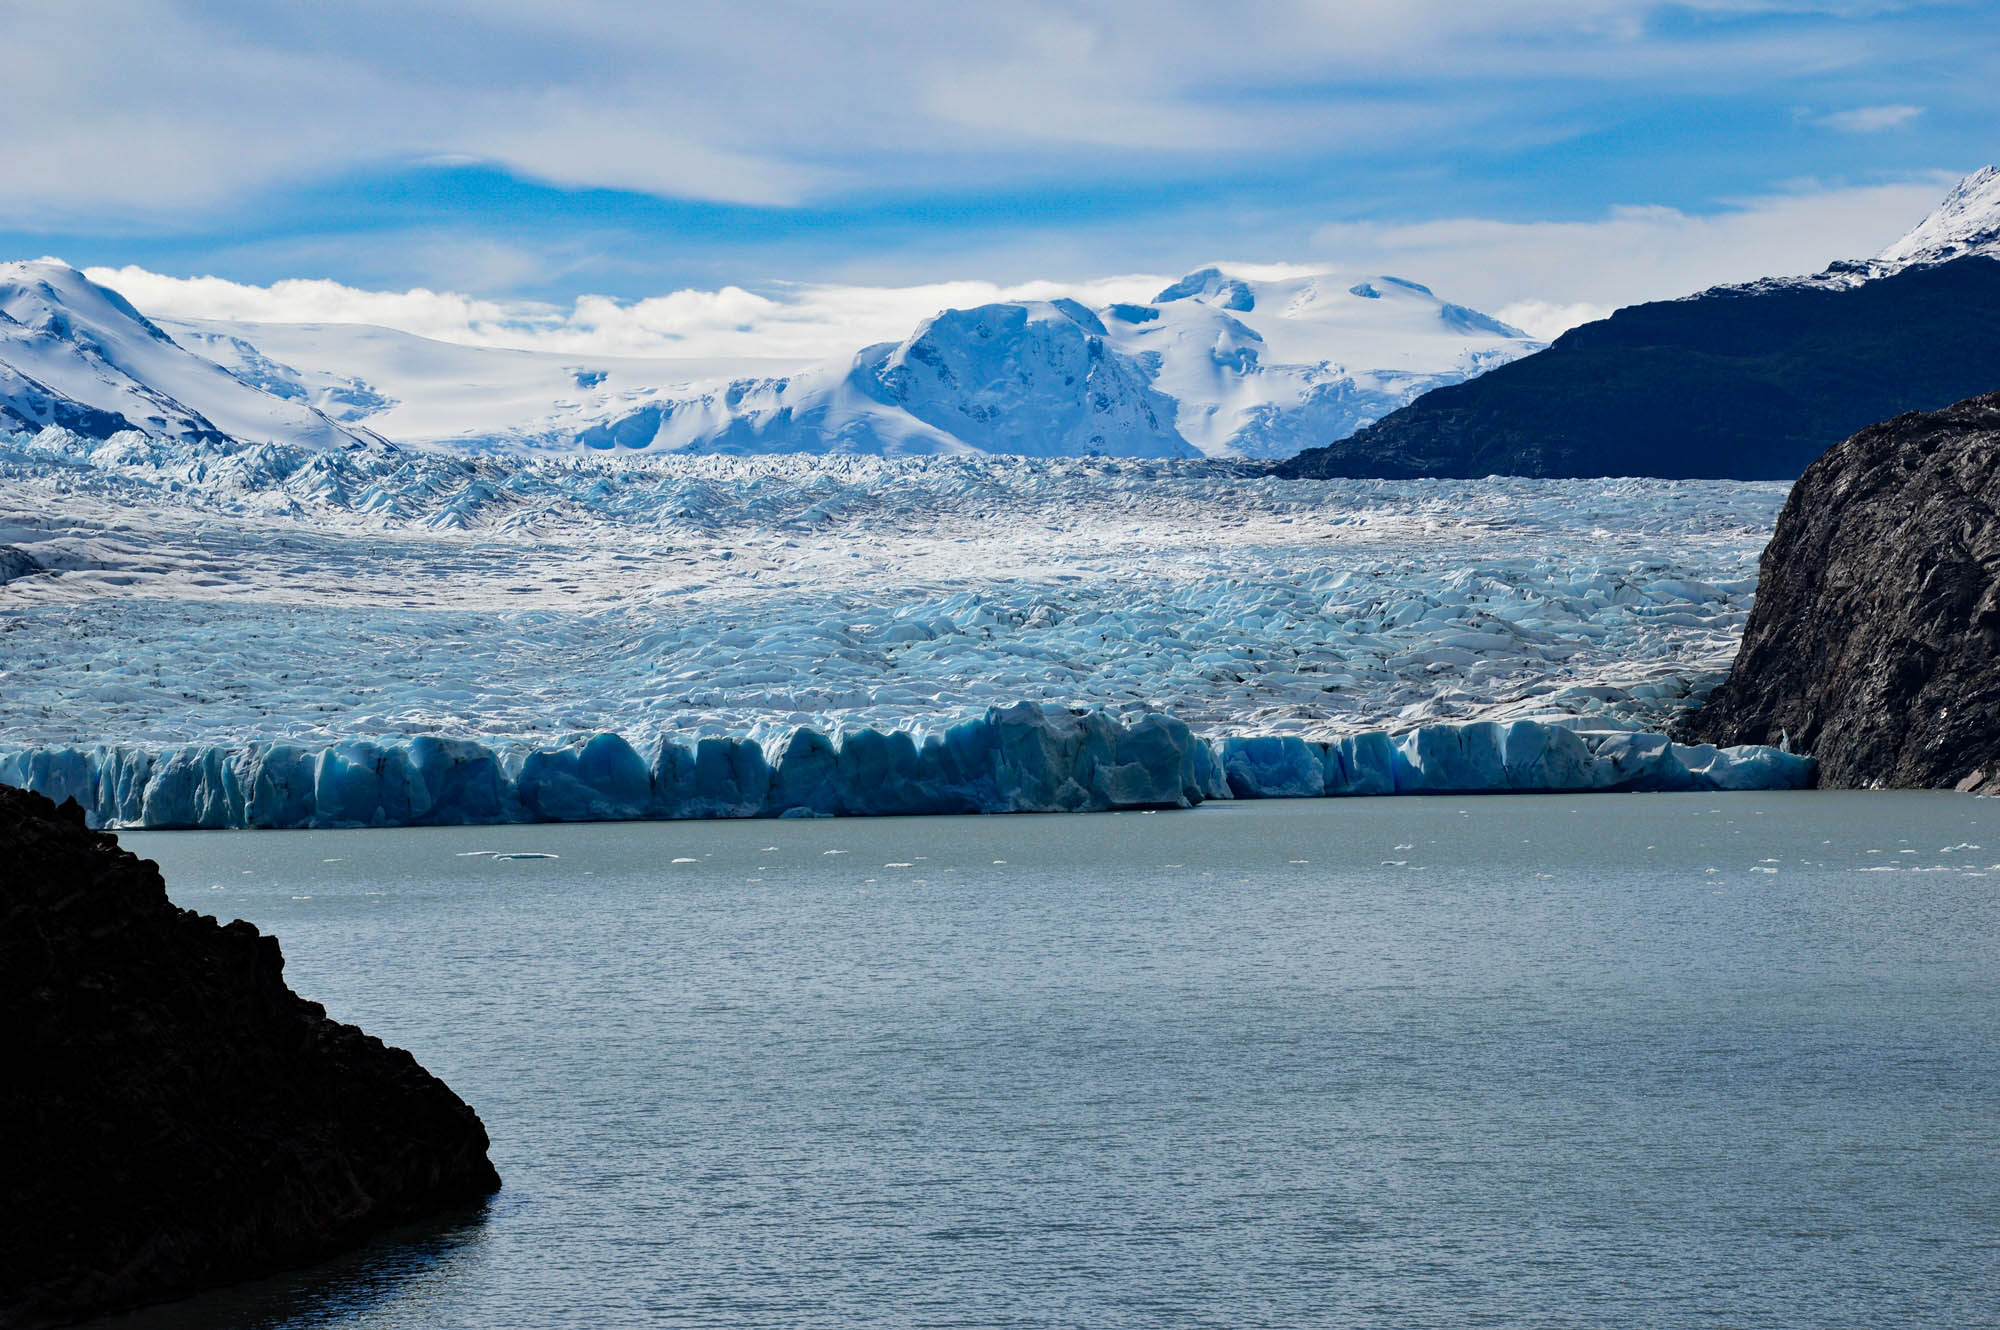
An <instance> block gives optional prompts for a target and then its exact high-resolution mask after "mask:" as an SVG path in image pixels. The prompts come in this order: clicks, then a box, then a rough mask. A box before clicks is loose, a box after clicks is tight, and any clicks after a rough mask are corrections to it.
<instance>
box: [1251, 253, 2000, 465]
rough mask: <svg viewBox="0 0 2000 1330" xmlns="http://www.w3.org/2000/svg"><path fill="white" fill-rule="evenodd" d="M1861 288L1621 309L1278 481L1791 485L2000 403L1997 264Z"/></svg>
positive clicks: (1304, 460) (1782, 286) (1792, 285)
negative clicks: (1582, 479)
mask: <svg viewBox="0 0 2000 1330" xmlns="http://www.w3.org/2000/svg"><path fill="white" fill-rule="evenodd" d="M1853 276H1854V275H1852V274H1848V275H1843V273H1841V272H1838V271H1829V273H1827V274H1822V277H1821V279H1798V280H1787V281H1772V282H1760V283H1756V284H1754V285H1751V286H1747V287H1726V288H1718V289H1717V290H1715V291H1710V292H1704V293H1703V294H1701V295H1698V296H1691V297H1689V298H1687V299H1685V300H1667V301H1660V302H1656V303H1654V304H1648V305H1634V306H1632V307H1630V308H1629V309H1621V310H1619V311H1618V312H1617V313H1616V314H1613V315H1612V316H1611V317H1610V318H1608V319H1601V320H1599V321H1598V322H1596V323H1587V324H1584V325H1583V326H1582V327H1580V328H1575V329H1572V330H1571V331H1569V332H1567V333H1564V334H1563V335H1562V336H1561V337H1559V338H1557V339H1556V341H1555V343H1554V344H1553V345H1552V346H1550V347H1549V348H1548V350H1546V351H1541V352H1538V353H1536V354H1535V355H1532V356H1527V357H1524V358H1523V359H1520V360H1517V361H1514V362H1513V363H1512V364H1508V365H1502V366H1500V367H1499V368H1498V369H1495V370H1492V371H1490V372H1488V373H1486V374H1483V375H1481V376H1480V377H1479V378H1476V379H1473V380H1471V381H1470V382H1467V383H1461V384H1454V385H1452V386H1450V387H1445V388H1437V389H1434V390H1432V391H1431V392H1428V393H1425V394H1424V395H1423V396H1422V397H1419V398H1418V399H1417V400H1416V401H1414V402H1412V403H1410V405H1408V406H1406V407H1404V408H1402V409H1401V410H1399V411H1395V412H1392V413H1390V414H1389V415H1387V416H1384V417H1383V418H1382V419H1381V420H1379V421H1377V422H1375V423H1374V424H1373V425H1370V426H1368V427H1367V428H1366V429H1363V430H1361V431H1360V432H1359V433H1357V434H1355V435H1353V436H1352V437H1350V438H1347V439H1342V440H1341V441H1339V442H1338V443H1334V444H1331V445H1329V446H1327V447H1324V448H1316V449H1312V450H1310V451H1307V452H1303V453H1300V454H1299V455H1298V456H1296V457H1293V458H1291V459H1289V460H1287V461H1284V462H1281V463H1279V464H1278V465H1277V466H1276V468H1275V471H1276V473H1277V474H1279V475H1282V476H1291V477H1299V478H1330V477H1339V476H1360V477H1365V476H1387V477H1411V476H1450V477H1472V478H1476V477H1479V476H1488V475H1515V476H1661V477H1666V478H1670V479H1688V478H1697V477H1709V478H1723V479H1738V480H1789V479H1790V478H1792V477H1794V476H1796V475H1798V474H1799V473H1800V472H1801V471H1803V470H1804V469H1805V468H1806V466H1807V465H1808V464H1810V463H1811V462H1812V460H1813V459H1814V458H1816V457H1818V456H1819V455H1820V454H1821V453H1822V452H1824V451H1825V450H1826V449H1827V448H1829V447H1831V446H1833V445H1834V444H1836V443H1838V442H1839V441H1840V440H1842V439H1844V438H1846V437H1847V436H1848V435H1850V434H1852V433H1853V432H1854V431H1856V430H1858V429H1860V428H1862V427H1863V426H1864V425H1867V424H1869V423H1871V422H1873V421H1877V420H1883V419H1886V418H1887V417H1889V416H1892V415H1895V414H1896V413H1898V412H1901V411H1909V410H1929V409H1934V408H1938V407H1942V406H1945V405H1947V404H1948V403H1951V402H1956V401H1958V400H1960V399H1961V398H1964V397H1968V396H1971V395H1972V394H1974V393H1983V392H1991V391H1993V389H1995V388H1996V387H2000V259H1995V258H1988V257H1983V256H1974V257H1969V258H1962V259H1958V260H1956V261H1954V262H1948V263H1940V264H1935V265H1932V266H1928V267H1914V268H1909V269H1906V270H1903V271H1900V272H1894V273H1891V274H1890V275H1887V276H1878V277H1871V278H1868V279H1867V280H1859V278H1858V277H1854V279H1853V280H1849V278H1850V277H1853Z"/></svg>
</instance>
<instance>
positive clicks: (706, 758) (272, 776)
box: [0, 703, 1812, 829]
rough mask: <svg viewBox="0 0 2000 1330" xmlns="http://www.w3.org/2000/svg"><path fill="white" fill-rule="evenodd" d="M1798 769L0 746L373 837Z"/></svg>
mask: <svg viewBox="0 0 2000 1330" xmlns="http://www.w3.org/2000/svg"><path fill="white" fill-rule="evenodd" d="M1811 781H1812V762H1811V760H1810V759H1809V758H1804V757H1799V756H1796V755H1793V754H1790V753H1784V752H1780V751H1779V750H1777V749H1773V748H1759V747H1743V748H1725V749H1717V748H1714V747H1710V746H1698V747H1697V746H1688V745H1683V744H1676V743H1672V742H1670V741H1669V740H1667V739H1665V738H1664V737H1662V736H1659V735H1652V734H1641V733H1634V732H1630V731H1584V730H1578V729H1575V728H1571V727H1570V726H1567V725H1563V724H1560V723H1548V722H1541V721H1531V720H1519V721H1511V722H1504V723H1502V722H1492V721H1487V722H1477V723H1474V724H1470V725H1431V726H1423V727H1420V728H1417V729H1414V730H1411V731H1409V732H1408V733H1406V734H1404V735H1401V736H1399V737H1394V738H1392V737H1391V736H1390V735H1389V734H1387V733H1385V732H1381V731H1374V732H1370V733H1365V734H1358V735H1349V736H1347V737H1345V738H1341V739H1337V740H1317V741H1315V740H1307V739H1302V738H1299V737H1297V736H1294V735H1271V736H1261V737H1251V738H1231V739H1225V740H1223V741H1221V742H1220V743H1212V742H1211V741H1209V740H1207V739H1204V738H1202V737H1200V736H1198V735H1196V734H1194V733H1193V732H1192V731H1191V730H1189V728H1188V727H1187V726H1186V725H1184V724H1182V723H1181V722H1179V721H1177V720H1174V719H1172V718H1170V717H1167V716H1162V715H1157V714H1156V715H1146V716H1141V717H1137V718H1135V719H1129V720H1120V719H1116V718H1113V717H1111V716H1109V715H1107V714H1105V713H1104V712H1102V711H1082V712H1078V711H1070V710H1064V709H1060V708H1055V707H1044V706H1037V705H1035V704H1032V703H1020V704H1017V705H1015V706H1011V707H1004V708H999V707H996V708H993V709H991V710H989V711H988V712H987V713H986V714H985V715H983V716H981V717H978V718H977V719H974V720H970V721H966V722H963V723H961V724H958V725H954V726H952V727H950V728H949V729H946V730H943V731H941V732H938V733H934V734H930V735H928V736H924V737H921V738H919V737H918V736H916V735H913V734H911V733H909V732H907V731H889V732H883V731H880V730H874V729H859V730H854V731H851V732H849V733H847V734H845V735H843V736H841V737H840V738H838V739H837V740H836V739H834V738H832V737H829V736H828V735H826V734H823V733H821V732H820V731H818V730H815V729H811V728H801V729H798V730H796V731H794V732H793V733H792V734H790V735H789V736H787V737H786V738H784V739H783V740H781V741H780V742H778V743H777V744H776V745H774V746H773V747H772V748H771V749H768V750H767V748H766V747H765V746H764V745H763V744H760V743H758V742H756V741H755V740H752V739H747V738H737V739H732V738H725V737H719V736H712V737H709V738H704V739H700V740H698V741H696V742H695V743H694V744H693V745H692V746H691V747H690V746H688V745H686V744H682V743H677V742H674V741H672V740H668V739H655V740H651V741H648V742H644V743H641V744H638V745H636V746H635V745H634V744H631V743H628V742H627V741H626V740H625V739H623V738H620V737H619V736H618V735H615V734H595V735H589V736H582V737H578V738H576V739H574V740H572V741H570V742H567V743H564V744H561V745H559V746H553V747H534V748H530V747H523V746H519V745H506V744H501V745H497V746H488V745H487V744H483V743H478V742H474V741H471V740H464V739H440V738H435V737H429V736H426V737H420V738H416V739H412V740H408V741H406V742H400V743H374V742H367V741H359V740H349V741H345V742H341V743H336V744H332V745H330V746H326V747H319V748H312V747H304V746H300V745H295V744H278V743H248V744H242V745H235V746H225V745H186V746H182V747H178V748H171V749H166V750H163V751H149V750H144V749H138V748H132V747H126V746H110V747H106V746H100V747H91V748H31V749H14V750H9V751H0V784H8V785H20V786H25V787H27V788H29V789H33V790H38V791H40V792H41V793H43V794H46V795H48V796H49V797H50V798H53V799H58V800H60V799H66V798H74V799H76V800H77V801H78V802H79V803H80V804H82V805H83V807H84V809H85V811H86V813H87V814H88V816H89V818H90V820H91V821H92V823H93V824H95V825H98V826H103V827H144V828H204V829H223V828H233V827H259V828H292V827H387V826H442V825H472V824H492V823H502V822H587V821H617V820H630V819H642V818H745V817H800V816H807V817H814V816H817V817H833V816H878V815H895V814H927V813H1054V812H1088V811H1103V810H1112V809H1131V808H1188V807H1192V806H1194V805H1196V804H1199V803H1202V802H1204V801H1206V800H1210V799H1231V798H1234V799H1272V798H1321V797H1332V796H1344V795H1389V794H1464V793H1506V792H1515V793H1530V792H1537V793H1550V792H1572V793H1573V792H1584V791H1600V790H1739V789H1792V788H1799V787H1803V786H1806V785H1809V784H1810V783H1811Z"/></svg>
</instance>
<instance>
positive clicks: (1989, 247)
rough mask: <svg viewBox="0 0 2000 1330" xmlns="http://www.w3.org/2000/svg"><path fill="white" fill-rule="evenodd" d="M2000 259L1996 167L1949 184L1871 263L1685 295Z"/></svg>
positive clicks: (1757, 290) (1868, 277) (1843, 280)
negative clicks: (1926, 213) (1926, 212)
mask: <svg viewBox="0 0 2000 1330" xmlns="http://www.w3.org/2000/svg"><path fill="white" fill-rule="evenodd" d="M1981 257H1983V258H1991V259H2000V168H1995V167H1992V166H1982V167H1980V168H1979V169H1978V170H1977V171H1974V172H1973V173H1972V174H1971V175H1969V176H1966V177H1965V178H1964V179H1963V180H1960V181H1959V182H1958V183H1957V184H1956V185H1954V186H1952V188H1951V192H1950V193H1949V194H1946V195H1945V196H1944V201H1943V202H1942V203H1940V204H1938V206H1937V207H1935V208H1933V209H1931V212H1930V215H1929V216H1928V217H1925V218H1924V219H1923V220H1922V221H1921V222H1918V223H1917V224H1916V225H1915V226H1913V227H1911V228H1910V229H1909V230H1908V231H1906V232H1904V233H1903V235H1902V237H1901V238H1900V239H1898V240H1897V241H1896V242H1895V243H1894V244H1892V245H1890V246H1889V247H1888V248H1886V249H1884V250H1883V251H1882V252H1881V253H1879V254H1877V255H1875V257H1873V258H1870V259H1836V260H1835V261H1834V262H1832V263H1829V264H1828V265H1827V266H1826V267H1825V268H1823V269H1821V270H1820V271H1819V272H1816V273H1810V274H1808V275H1806V276H1802V277H1762V278H1759V279H1757V280H1756V281H1754V282H1738V283H1732V284H1730V285H1727V286H1716V287H1711V288H1709V289H1708V290H1706V291H1697V292H1696V293H1695V294H1694V295H1691V296H1686V297H1683V298H1684V299H1687V300H1699V299H1702V298H1703V297H1707V296H1727V295H1757V294H1761V293H1764V292H1769V291H1780V290H1788V289H1793V288H1800V287H1806V288H1818V289H1833V290H1848V289H1851V288H1853V287H1856V286H1859V285H1861V284H1862V283H1863V282H1872V281H1875V280H1877V279H1879V278H1883V277H1891V276H1894V275H1895V274H1896V273H1900V272H1907V271H1909V270H1910V269H1912V268H1928V267H1934V266H1935V265H1937V264H1940V263H1950V262H1952V261H1954V260H1956V259H1965V258H1981Z"/></svg>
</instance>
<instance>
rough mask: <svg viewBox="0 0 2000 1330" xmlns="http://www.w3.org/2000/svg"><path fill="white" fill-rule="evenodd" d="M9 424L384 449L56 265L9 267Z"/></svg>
mask: <svg viewBox="0 0 2000 1330" xmlns="http://www.w3.org/2000/svg"><path fill="white" fill-rule="evenodd" d="M0 425H6V426H11V427H14V428H23V427H25V428H31V429H39V428H42V427H44V426H48V425H55V426H60V427H62V428H64V429H68V430H73V431H75V432H77V433H80V434H84V435H88V436H90V437H94V438H108V437H110V436H111V435H113V434H115V433H118V432H119V431H121V430H128V429H129V430H138V431H141V432H144V433H146V434H150V435H154V436H157V437H160V438H166V439H176V440H183V441H201V440H218V439H234V440H237V441H240V442H246V443H281V444H288V445H295V446H298V447H304V448H314V449H346V448H367V447H379V446H381V445H382V442H383V441H382V440H381V439H380V438H379V437H378V436H376V435H374V434H372V433H370V432H369V431H366V430H358V429H355V428H352V427H350V426H347V425H343V424H341V423H339V422H338V421H335V420H333V419H332V418H330V417H329V416H327V415H326V414H324V413H323V412H321V411H319V410H317V409H315V408H314V407H313V406H311V405H309V404H307V403H306V402H304V401H300V400H288V399H287V398H286V397H282V396H274V395H273V394H271V393H269V392H266V391H264V390H263V389H261V388H259V387H257V386H255V385H254V384H251V383H247V382H245V381H244V380H242V379H239V378H237V377H236V376H235V375H233V374H231V373H229V372H228V371H227V370H225V369H224V368H222V367H221V366H220V365H218V364H216V363H215V362H213V361H211V360H207V359H205V358H203V357H202V356H199V355H196V354H194V353H193V352H191V351H189V350H187V349H186V348H185V347H182V346H181V345H180V344H178V343H177V342H175V341H174V339H173V338H172V337H170V336H168V335H167V333H166V332H164V331H163V330H162V329H161V328H160V327H159V326H158V325H157V324H155V323H153V322H152V321H151V320H149V319H147V318H146V317H145V316H144V315H143V314H141V313H139V311H138V310H136V309H134V308H133V307H132V306H131V304H130V303H128V302H127V301H126V300H125V299H124V297H122V296H120V295H119V294H118V293H117V292H115V291H112V290H109V289H107V288H105V287H102V286H99V285H97V284H96V283H95V282H93V281H91V280H90V279H89V278H87V277H85V276H84V275H83V274H82V273H80V272H78V271H76V270H75V269H74V268H71V267H69V266H68V265H67V264H63V263H60V262H57V261H55V260H51V259H43V260H38V261H34V262H22V263H0Z"/></svg>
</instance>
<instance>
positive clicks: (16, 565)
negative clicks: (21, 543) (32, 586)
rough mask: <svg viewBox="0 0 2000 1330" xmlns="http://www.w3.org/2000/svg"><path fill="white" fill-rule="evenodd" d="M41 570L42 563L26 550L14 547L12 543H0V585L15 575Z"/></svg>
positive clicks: (30, 574)
mask: <svg viewBox="0 0 2000 1330" xmlns="http://www.w3.org/2000/svg"><path fill="white" fill-rule="evenodd" d="M41 571H42V565H41V564H40V563H38V562H36V560H35V559H34V557H33V556H32V555H30V554H29V553H28V552H27V551H26V550H20V549H15V548H14V547H13V546H12V545H0V586H5V585H6V584H7V583H9V582H11V581H13V580H14V579H15V578H17V577H28V576H32V575H33V574H35V573H39V572H41Z"/></svg>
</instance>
